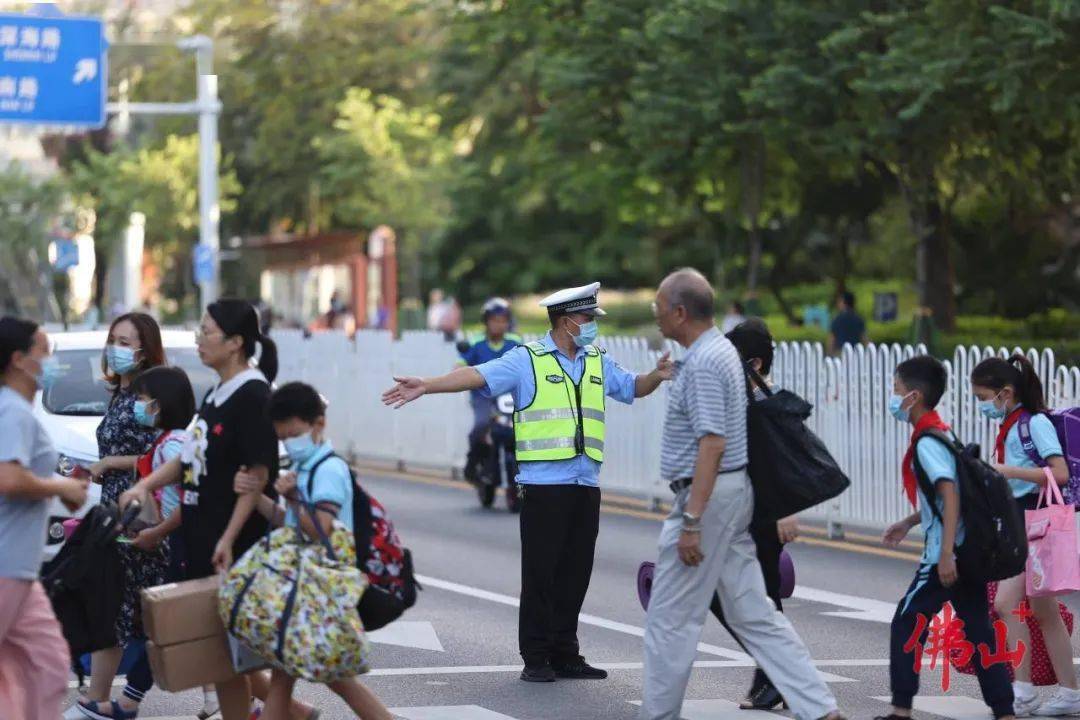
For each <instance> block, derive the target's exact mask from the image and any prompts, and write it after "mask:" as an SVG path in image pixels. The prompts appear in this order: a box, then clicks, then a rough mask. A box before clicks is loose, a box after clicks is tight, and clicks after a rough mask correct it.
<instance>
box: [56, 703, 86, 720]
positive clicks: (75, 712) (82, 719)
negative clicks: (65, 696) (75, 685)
mask: <svg viewBox="0 0 1080 720" xmlns="http://www.w3.org/2000/svg"><path fill="white" fill-rule="evenodd" d="M60 717H61V718H62V720H86V718H87V717H88V716H87V714H86V713H84V712H83V711H82V710H80V709H79V703H78V702H76V703H75V704H73V705H72V706H71V707H69V708H68V709H67V710H65V711H64V714H63V715H61V716H60Z"/></svg>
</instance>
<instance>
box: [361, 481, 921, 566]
mask: <svg viewBox="0 0 1080 720" xmlns="http://www.w3.org/2000/svg"><path fill="white" fill-rule="evenodd" d="M356 469H357V471H358V473H359V474H363V475H367V476H369V477H376V478H377V477H384V478H391V479H398V480H407V481H409V482H413V483H418V484H421V485H434V486H437V487H443V488H449V489H451V490H458V491H467V492H472V491H473V487H472V486H471V485H468V484H466V483H464V482H463V481H460V480H448V479H445V478H438V477H431V476H428V475H419V474H415V473H410V472H402V471H400V470H383V469H380V468H377V467H369V466H365V465H357V466H356ZM499 492H500V493H502V488H499ZM600 511H601V512H605V513H608V514H609V515H623V516H626V517H634V518H639V519H642V520H656V521H662V520H663V519H664V518H665V517H667V513H661V512H653V511H651V510H634V509H633V508H626V507H619V506H618V505H614V504H611V503H606V502H603V501H601V504H600ZM806 533H807V534H815V535H824V534H825V531H824V530H818V529H817V528H806ZM847 535H848V536H849V537H852V538H855V539H857V540H864V541H877V538H876V537H875V536H872V535H865V534H861V533H847ZM796 542H801V543H804V544H806V545H814V546H816V547H825V548H832V549H833V550H844V551H847V552H854V553H860V554H862V555H876V556H878V557H887V558H892V559H894V560H914V561H916V562H917V561H919V559H920V558H921V557H922V552H921V545H920V544H918V543H916V542H914V541H910V540H909V541H905V542H904V545H905V546H906V547H911V548H912V551H911V552H903V551H901V550H891V549H889V548H884V547H872V546H869V545H859V544H857V543H850V542H845V541H843V540H826V539H822V538H809V537H806V536H805V535H804V536H802V537H800V538H799V539H798V540H796Z"/></svg>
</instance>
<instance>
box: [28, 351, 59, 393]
mask: <svg viewBox="0 0 1080 720" xmlns="http://www.w3.org/2000/svg"><path fill="white" fill-rule="evenodd" d="M38 364H39V365H40V366H41V370H40V371H39V372H38V374H37V375H35V376H34V380H35V381H36V382H37V386H38V387H39V388H41V389H42V390H48V389H49V388H50V387H52V385H53V383H55V382H56V381H57V379H58V378H59V377H60V376H61V375H62V374H63V368H61V367H60V361H59V360H58V359H57V357H56V356H55V355H49V356H48V357H44V358H42V359H41V360H38Z"/></svg>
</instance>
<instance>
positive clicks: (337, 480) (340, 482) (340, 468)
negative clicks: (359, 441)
mask: <svg viewBox="0 0 1080 720" xmlns="http://www.w3.org/2000/svg"><path fill="white" fill-rule="evenodd" d="M332 452H334V447H333V446H332V445H331V444H330V441H329V440H327V441H325V442H323V443H322V444H321V445H319V446H318V447H317V448H315V451H314V452H313V453H312V454H311V457H309V458H308V459H307V460H305V461H304V462H302V463H301V464H300V466H299V467H298V468H296V487H297V489H299V490H300V494H301V497H303V498H305V499H308V500H309V501H310V502H312V503H315V504H318V503H333V504H334V505H337V506H338V508H339V510H338V515H337V519H338V520H340V521H341V523H342V524H343V525H344V526H345V527H347V528H349V530H352V529H353V518H352V495H353V479H352V473H350V472H349V466H348V465H346V464H345V461H344V460H342V459H341V458H338V457H333V458H330V459H329V460H327V461H325V462H324V463H323V464H322V465H319V471H318V472H317V473H315V478H314V481H313V482H312V484H311V497H310V498H308V478H310V477H311V469H312V468H313V467H315V465H316V464H318V462H319V461H320V460H322V459H323V458H324V457H326V456H327V455H329V454H330V453H332ZM285 524H286V525H287V526H288V527H298V526H299V522H298V519H297V517H296V513H295V512H294V511H293V509H292V507H289V509H288V510H287V511H286V513H285Z"/></svg>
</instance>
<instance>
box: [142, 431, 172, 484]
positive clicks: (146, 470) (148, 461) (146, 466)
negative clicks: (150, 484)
mask: <svg viewBox="0 0 1080 720" xmlns="http://www.w3.org/2000/svg"><path fill="white" fill-rule="evenodd" d="M168 436H169V433H168V431H166V432H163V433H161V434H160V435H158V436H157V437H156V438H154V444H153V445H151V446H150V449H149V450H147V451H146V454H144V455H141V456H139V459H138V460H136V461H135V471H136V472H137V473H138V474H139V478H140V479H141V478H144V477H146V476H147V475H149V474H150V473H151V472H153V471H154V451H155V450H157V448H158V445H160V444H161V443H163V442H165V438H167V437H168Z"/></svg>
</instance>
